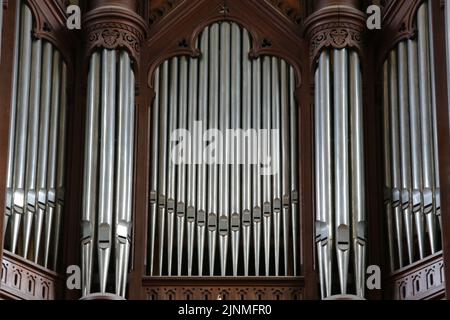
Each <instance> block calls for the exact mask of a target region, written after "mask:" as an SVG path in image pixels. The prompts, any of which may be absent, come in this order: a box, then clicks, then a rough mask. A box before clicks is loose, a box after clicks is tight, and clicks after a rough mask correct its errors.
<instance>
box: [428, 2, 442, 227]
mask: <svg viewBox="0 0 450 320" xmlns="http://www.w3.org/2000/svg"><path fill="white" fill-rule="evenodd" d="M435 4H436V3H435ZM428 25H429V27H428V32H429V39H430V78H431V114H432V128H433V151H434V152H433V160H434V163H433V166H434V188H433V196H434V214H435V215H436V217H437V219H438V222H439V228H441V229H442V219H441V190H440V188H441V182H440V173H439V138H438V123H437V109H436V65H435V58H434V30H433V1H429V2H428Z"/></svg>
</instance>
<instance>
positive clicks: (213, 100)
mask: <svg viewBox="0 0 450 320" xmlns="http://www.w3.org/2000/svg"><path fill="white" fill-rule="evenodd" d="M209 31H210V34H209V36H210V38H209V41H210V44H209V45H210V52H209V54H210V60H209V66H210V68H209V106H208V107H209V112H208V115H209V125H208V129H209V130H211V129H213V130H214V129H219V99H218V98H219V32H220V30H219V24H214V25H212V26H211V28H210V30H209ZM212 140H213V142H214V143H215V144H216V145H217V143H219V142H218V141H215V138H213V139H212ZM216 156H217V154H216ZM218 169H219V167H218V165H217V164H209V166H208V207H207V209H208V210H207V213H208V216H207V219H208V249H209V274H210V275H211V276H212V275H214V262H215V253H216V236H217V215H218V200H219V199H218V196H219V189H218V183H217V182H218V176H219V171H218Z"/></svg>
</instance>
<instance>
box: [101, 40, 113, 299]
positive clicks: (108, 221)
mask: <svg viewBox="0 0 450 320" xmlns="http://www.w3.org/2000/svg"><path fill="white" fill-rule="evenodd" d="M116 60H117V53H116V51H113V50H107V49H103V50H102V86H101V117H100V148H99V149H100V150H99V153H100V154H99V159H100V166H99V200H98V202H99V208H98V217H97V223H98V226H97V232H98V236H97V253H98V268H99V278H100V292H101V293H105V292H106V286H107V279H108V271H109V263H110V257H111V250H112V239H111V238H112V229H113V211H114V209H113V207H114V184H113V177H114V171H115V167H114V163H115V161H114V160H115V155H116V152H115V143H114V142H115V141H114V140H115V136H114V134H115V128H116V121H115V120H116V119H115V115H116V83H115V80H116Z"/></svg>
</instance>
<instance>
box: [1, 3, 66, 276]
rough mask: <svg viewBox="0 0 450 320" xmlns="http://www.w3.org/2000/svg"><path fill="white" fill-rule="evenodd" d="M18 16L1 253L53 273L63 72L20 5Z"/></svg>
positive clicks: (60, 182) (54, 52)
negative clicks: (34, 36) (5, 237)
mask: <svg viewBox="0 0 450 320" xmlns="http://www.w3.org/2000/svg"><path fill="white" fill-rule="evenodd" d="M16 14H17V15H16V18H17V19H16V23H17V26H16V27H17V28H16V29H17V32H16V35H15V41H16V44H15V49H14V63H15V65H14V68H13V92H12V93H13V94H12V110H11V123H10V137H9V150H8V168H7V181H6V187H7V193H6V211H5V227H4V230H3V234H4V235H5V234H6V233H8V232H9V235H10V241H8V242H7V243H6V244H5V249H6V250H9V251H10V252H12V253H15V254H20V255H22V256H23V257H24V258H25V259H30V260H32V261H34V262H35V263H38V264H41V265H43V266H44V267H45V268H48V269H52V270H57V266H58V253H59V246H58V240H59V233H60V232H59V231H60V224H61V219H60V216H61V215H62V207H61V208H58V205H57V196H58V192H57V191H58V189H63V188H64V179H63V174H64V169H65V163H64V161H62V159H64V157H65V150H64V149H65V148H64V143H65V135H66V126H65V124H64V123H65V118H64V117H65V108H66V107H67V97H66V90H67V70H66V65H65V63H64V61H63V59H62V57H61V54H60V53H59V51H58V50H57V49H56V48H55V47H54V46H53V45H52V44H51V43H50V42H47V41H45V40H40V39H35V40H33V39H32V38H31V33H32V25H33V16H32V13H31V10H30V8H29V7H28V6H27V5H25V4H23V3H22V2H19V4H18V6H17V12H16ZM55 209H56V213H55ZM55 215H56V216H55ZM10 216H12V218H11V219H9V217H10ZM33 230H34V231H33ZM19 235H20V237H19Z"/></svg>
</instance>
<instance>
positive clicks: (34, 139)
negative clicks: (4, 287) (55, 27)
mask: <svg viewBox="0 0 450 320" xmlns="http://www.w3.org/2000/svg"><path fill="white" fill-rule="evenodd" d="M0 7H2V5H1V3H0ZM0 10H1V9H0ZM41 68H42V41H41V40H35V41H34V42H33V57H32V63H31V87H30V111H29V124H28V146H27V169H26V170H27V171H26V172H27V176H26V187H25V189H26V197H27V209H26V212H25V215H24V221H23V256H24V257H25V258H27V257H28V249H29V245H30V242H31V230H32V227H33V218H34V214H35V212H36V198H37V197H36V176H37V164H36V162H37V159H38V145H39V141H38V139H39V110H40V105H39V102H40V98H41Z"/></svg>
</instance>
